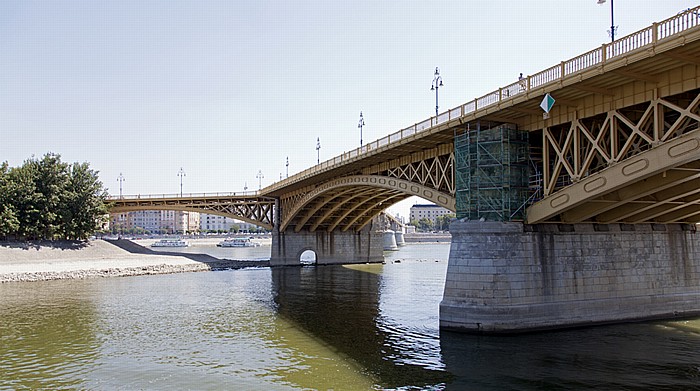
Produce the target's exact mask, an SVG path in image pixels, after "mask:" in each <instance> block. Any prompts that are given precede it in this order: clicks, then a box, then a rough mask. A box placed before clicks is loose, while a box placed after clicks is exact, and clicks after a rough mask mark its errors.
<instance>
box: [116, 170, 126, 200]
mask: <svg viewBox="0 0 700 391" xmlns="http://www.w3.org/2000/svg"><path fill="white" fill-rule="evenodd" d="M125 180H126V179H124V175H122V173H121V172H120V173H119V177H118V178H117V181H118V182H119V198H122V182H124V181H125Z"/></svg>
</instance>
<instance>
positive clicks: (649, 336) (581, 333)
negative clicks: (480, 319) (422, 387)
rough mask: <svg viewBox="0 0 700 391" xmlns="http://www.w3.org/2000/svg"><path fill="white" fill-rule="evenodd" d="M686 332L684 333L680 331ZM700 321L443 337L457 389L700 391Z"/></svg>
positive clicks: (445, 354) (444, 348) (447, 362)
mask: <svg viewBox="0 0 700 391" xmlns="http://www.w3.org/2000/svg"><path fill="white" fill-rule="evenodd" d="M679 326H680V327H679ZM698 326H700V320H694V321H682V322H665V323H639V324H625V325H615V326H603V327H594V328H588V329H579V330H569V331H560V332H547V333H537V334H528V335H520V336H511V337H489V336H468V335H463V334H455V333H450V332H442V333H441V335H440V346H441V348H442V355H443V359H444V361H445V364H446V368H447V370H448V371H449V372H451V373H452V374H453V375H454V376H455V381H454V382H453V383H451V384H450V388H451V389H452V388H454V389H479V390H503V389H538V390H560V389H577V390H581V389H606V390H614V389H640V388H641V389H654V390H661V389H683V390H693V389H695V390H697V389H700V361H699V358H700V357H699V356H698V354H697V346H700V333H699V332H698Z"/></svg>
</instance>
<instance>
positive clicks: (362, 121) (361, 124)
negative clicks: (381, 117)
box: [357, 111, 365, 147]
mask: <svg viewBox="0 0 700 391" xmlns="http://www.w3.org/2000/svg"><path fill="white" fill-rule="evenodd" d="M363 126H365V119H364V118H362V112H361V111H360V122H359V123H358V124H357V127H358V128H360V147H361V146H362V127H363Z"/></svg>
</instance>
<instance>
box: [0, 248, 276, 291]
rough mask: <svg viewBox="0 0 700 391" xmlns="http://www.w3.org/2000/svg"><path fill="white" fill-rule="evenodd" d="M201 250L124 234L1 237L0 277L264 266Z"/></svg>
mask: <svg viewBox="0 0 700 391" xmlns="http://www.w3.org/2000/svg"><path fill="white" fill-rule="evenodd" d="M268 265H269V262H266V261H236V260H228V259H219V258H215V257H212V256H210V255H206V254H186V253H177V252H161V251H154V250H151V249H149V248H147V247H144V246H141V245H139V244H136V243H134V242H132V241H129V240H113V241H105V240H94V241H89V242H50V241H45V242H0V283H3V282H19V281H46V280H59V279H76V278H93V277H124V276H136V275H146V274H169V273H184V272H197V271H209V270H221V269H240V268H245V267H264V266H268Z"/></svg>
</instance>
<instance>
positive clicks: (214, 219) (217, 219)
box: [199, 213, 240, 232]
mask: <svg viewBox="0 0 700 391" xmlns="http://www.w3.org/2000/svg"><path fill="white" fill-rule="evenodd" d="M234 225H238V226H239V227H240V223H238V221H236V220H234V219H232V218H230V217H224V216H218V215H210V214H206V213H202V214H201V215H200V216H199V230H200V231H202V232H207V231H225V232H228V231H229V230H231V227H232V226H234Z"/></svg>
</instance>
